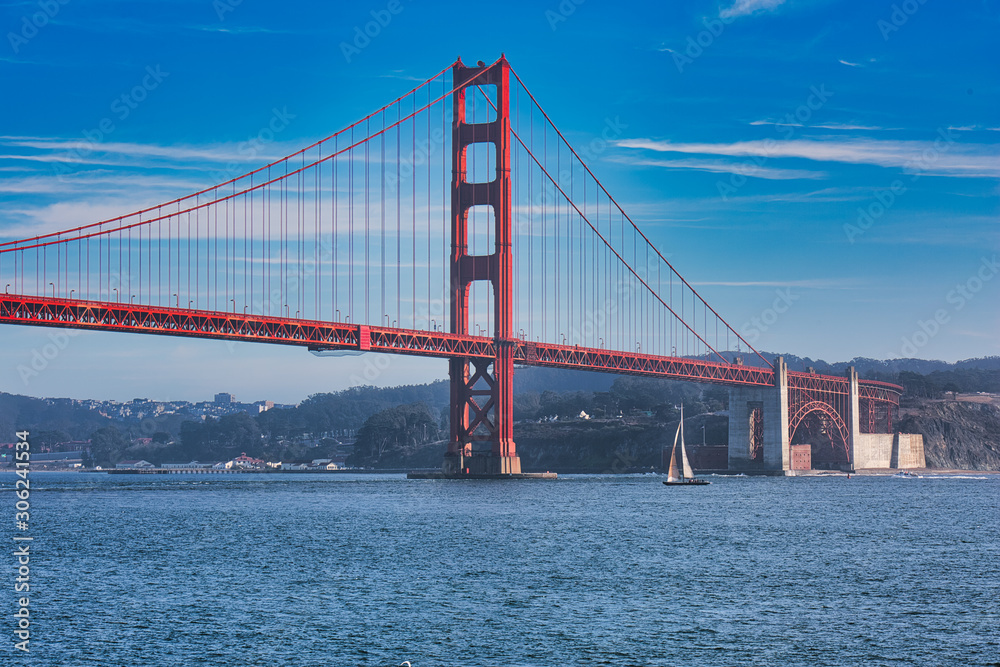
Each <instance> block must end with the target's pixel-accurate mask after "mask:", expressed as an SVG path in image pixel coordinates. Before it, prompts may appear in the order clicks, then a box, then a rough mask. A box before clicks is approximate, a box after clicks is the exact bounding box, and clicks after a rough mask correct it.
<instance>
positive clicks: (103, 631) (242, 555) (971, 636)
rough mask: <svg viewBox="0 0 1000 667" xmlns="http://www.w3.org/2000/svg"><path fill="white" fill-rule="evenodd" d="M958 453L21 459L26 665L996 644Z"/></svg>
mask: <svg viewBox="0 0 1000 667" xmlns="http://www.w3.org/2000/svg"><path fill="white" fill-rule="evenodd" d="M970 477H971V478H959V479H954V478H930V479H928V478H924V479H899V478H887V477H857V476H855V477H853V478H851V479H849V480H848V479H846V478H845V477H831V478H713V484H712V485H711V486H706V487H699V488H668V487H665V486H663V485H662V484H660V480H661V479H662V478H660V477H657V476H593V477H591V476H570V477H564V478H562V479H559V480H557V481H537V480H531V481H519V482H494V481H466V482H455V481H407V480H405V479H403V478H402V476H373V475H280V474H274V475H259V476H213V477H209V476H178V475H167V476H139V475H114V476H112V475H97V474H40V473H35V474H33V475H32V486H33V489H32V496H31V502H32V517H31V518H32V526H31V531H30V532H31V534H32V535H33V536H34V537H35V541H34V543H33V549H34V559H33V561H32V597H31V604H32V608H33V613H34V625H33V634H32V640H31V646H32V651H31V654H30V662H25V663H24V664H31V665H67V666H72V665H129V666H131V665H184V666H187V665H233V666H237V665H239V666H242V665H387V666H395V665H398V664H399V663H400V662H401V661H403V660H410V661H411V662H412V664H413V667H424V666H431V665H862V664H864V665H967V664H972V665H975V664H979V665H987V664H1000V644H998V642H1000V528H998V526H1000V477H997V476H992V477H985V476H984V477H980V478H978V479H977V478H975V476H974V475H973V476H970ZM0 481H2V486H3V490H4V492H3V493H2V494H0V497H2V498H5V499H6V500H2V501H0V511H5V512H7V513H8V514H9V515H10V516H9V521H5V523H7V524H12V523H13V513H14V507H13V505H14V498H13V493H12V492H11V491H10V490H11V488H12V486H13V475H12V474H10V473H3V474H2V475H0ZM4 530H5V532H6V533H7V534H8V539H7V543H8V544H11V543H12V542H11V541H10V535H12V531H11V530H10V528H9V527H5V529H4ZM4 551H5V552H6V553H8V554H9V553H10V550H6V549H5V550H4ZM2 560H4V561H6V562H3V563H2V565H3V570H4V571H5V572H7V573H8V574H6V575H5V578H6V579H7V581H8V583H5V584H4V585H3V587H4V589H5V590H6V591H8V593H7V594H6V595H5V596H4V599H5V600H7V601H8V602H7V603H6V604H5V608H6V609H7V610H8V611H10V610H12V609H13V608H14V606H13V604H14V603H13V602H12V601H11V599H12V597H13V595H12V593H11V592H10V591H11V588H12V581H13V576H14V575H13V574H12V573H13V572H14V559H13V557H12V556H10V555H8V556H3V557H2ZM4 617H5V618H6V619H8V620H7V621H4V625H5V626H6V628H7V629H5V630H4V632H3V633H2V634H3V636H5V637H7V638H8V639H7V640H5V645H4V647H3V649H2V651H0V656H13V657H14V658H15V659H16V661H17V663H18V664H20V661H21V657H22V656H19V655H14V653H15V652H14V650H13V648H12V644H13V639H10V637H11V634H10V631H11V630H12V629H13V625H12V623H11V622H10V619H11V617H10V616H9V615H8V612H7V611H5V612H4ZM2 662H7V661H6V659H4V660H2Z"/></svg>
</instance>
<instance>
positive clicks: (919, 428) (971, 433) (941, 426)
mask: <svg viewBox="0 0 1000 667" xmlns="http://www.w3.org/2000/svg"><path fill="white" fill-rule="evenodd" d="M895 430H897V431H901V432H903V433H920V434H922V435H923V436H924V454H925V456H926V457H927V466H928V467H929V468H958V469H961V470H1000V407H998V406H997V405H994V404H991V403H972V402H965V401H950V400H938V401H922V402H920V403H918V404H916V405H913V406H911V407H907V408H903V409H902V411H901V414H900V421H899V424H897V425H896V426H895Z"/></svg>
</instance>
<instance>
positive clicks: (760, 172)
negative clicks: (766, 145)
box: [609, 156, 827, 181]
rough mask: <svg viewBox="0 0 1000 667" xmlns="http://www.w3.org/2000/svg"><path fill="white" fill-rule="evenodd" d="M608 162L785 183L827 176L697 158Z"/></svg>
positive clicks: (636, 159) (621, 158) (818, 172)
mask: <svg viewBox="0 0 1000 667" xmlns="http://www.w3.org/2000/svg"><path fill="white" fill-rule="evenodd" d="M609 161H610V162H619V163H623V164H631V165H634V166H637V167H660V168H663V169H694V170H697V171H708V172H712V173H716V174H742V175H743V176H748V177H752V178H765V179H768V180H777V181H786V180H794V179H800V178H809V179H820V178H826V177H827V174H826V173H825V172H822V171H810V170H806V169H778V168H775V167H764V166H762V165H758V164H756V163H753V162H751V163H747V162H733V161H726V160H705V159H697V158H680V159H676V160H658V159H654V158H635V157H631V156H616V157H612V158H609Z"/></svg>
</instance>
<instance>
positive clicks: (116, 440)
mask: <svg viewBox="0 0 1000 667" xmlns="http://www.w3.org/2000/svg"><path fill="white" fill-rule="evenodd" d="M128 445H129V443H128V441H127V440H125V437H124V436H123V435H122V433H121V431H119V430H118V429H117V428H115V427H114V426H105V427H104V428H102V429H98V430H97V431H94V432H93V433H91V434H90V453H91V456H92V457H93V459H94V464H95V465H99V466H113V465H114V464H116V463H118V462H119V461H121V460H122V454H123V453H124V452H125V450H126V449H127V448H128Z"/></svg>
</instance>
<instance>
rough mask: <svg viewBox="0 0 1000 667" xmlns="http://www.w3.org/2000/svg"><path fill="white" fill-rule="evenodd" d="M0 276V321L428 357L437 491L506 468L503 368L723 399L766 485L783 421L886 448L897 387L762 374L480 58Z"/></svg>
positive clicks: (63, 238)
mask: <svg viewBox="0 0 1000 667" xmlns="http://www.w3.org/2000/svg"><path fill="white" fill-rule="evenodd" d="M0 282H2V283H4V284H5V285H6V287H5V293H4V294H3V295H0V296H2V300H0V322H3V323H8V324H22V325H32V326H49V327H71V328H77V329H91V330H104V331H120V332H129V333H148V334H160V335H170V336H190V337H198V338H216V339H226V340H238V341H252V342H262V343H277V344H286V345H301V346H306V347H308V348H310V349H313V350H338V349H339V350H360V351H372V352H386V353H394V354H411V355H421V356H430V357H443V358H447V359H449V369H450V377H451V415H450V417H451V419H450V423H451V439H450V443H449V446H448V453H447V455H446V457H445V459H446V460H445V466H444V469H445V472H447V473H452V474H459V475H461V474H469V475H476V474H517V473H520V463H519V459H518V457H517V454H516V450H515V445H514V439H513V418H512V400H513V373H514V365H515V364H524V365H531V366H549V367H555V368H571V369H582V370H596V371H608V372H613V373H627V374H636V375H646V376H651V377H663V378H673V379H682V380H691V381H697V382H709V383H715V384H721V385H725V386H728V387H731V388H733V392H732V397H733V400H735V401H737V402H738V403H739V406H738V409H737V407H734V406H731V410H732V416H731V426H730V435H731V437H730V450H731V454H730V458H731V460H736V461H738V462H743V463H745V464H747V465H751V466H754V465H756V466H759V467H775V466H777V467H778V469H780V468H781V466H783V465H784V466H785V467H787V460H788V453H787V449H788V444H789V442H790V441H791V439H792V438H793V437H794V435H795V433H796V431H797V430H798V429H800V427H801V428H802V429H807V428H813V429H818V430H819V431H821V432H822V433H823V434H825V435H826V436H827V437H829V438H830V441H831V443H832V446H833V448H834V449H835V450H836V451H837V452H840V453H841V455H840V456H841V458H842V459H843V462H844V463H850V462H853V460H854V459H853V454H852V447H853V446H854V445H853V443H852V440H853V439H854V436H855V435H856V433H875V432H879V431H881V432H889V431H891V429H892V422H893V419H894V414H895V410H896V408H897V406H898V398H899V393H900V391H901V388H900V387H897V386H895V385H890V384H885V383H878V382H869V381H858V380H857V378H856V376H851V374H850V373H849V374H848V377H835V376H824V375H817V374H814V373H796V372H789V371H787V369H786V368H785V367H784V365H783V362H781V360H780V359H779V360H778V361H776V362H775V363H774V364H773V365H772V364H771V363H770V362H768V361H767V360H766V359H765V358H764V357H763V356H762V355H761V354H760V353H759V352H757V350H755V349H754V348H753V346H751V345H750V344H749V343H748V342H747V341H746V340H745V339H744V338H743V337H742V336H741V335H740V334H739V333H738V332H736V331H735V330H734V329H733V328H732V327H731V326H730V325H729V324H728V323H727V322H726V321H725V320H724V319H723V318H722V317H721V316H720V315H719V314H718V313H717V312H716V311H715V310H714V309H713V308H712V307H711V306H710V305H709V304H708V303H707V302H706V301H705V300H704V299H703V298H702V296H701V295H700V294H699V293H698V292H697V290H695V289H694V287H692V285H691V284H690V283H688V282H687V281H686V280H685V279H684V278H683V277H682V276H681V275H680V274H679V273H678V272H677V271H676V270H675V269H674V267H673V266H672V265H671V263H670V262H668V261H667V259H666V258H665V257H664V255H663V254H661V253H660V251H659V250H657V249H656V247H655V246H653V244H652V243H651V242H650V240H649V239H648V238H647V237H646V235H645V234H644V233H643V232H642V231H641V230H640V229H639V227H638V226H636V224H635V223H634V222H633V221H632V219H631V218H630V217H629V216H628V214H627V213H626V212H625V211H624V209H623V208H622V207H621V206H620V205H619V203H618V202H617V201H616V200H615V198H614V197H613V196H612V195H611V193H609V192H608V191H607V190H606V189H605V188H604V186H603V185H602V184H601V182H600V181H599V180H598V179H597V177H596V176H595V174H594V173H593V172H592V171H591V169H590V167H589V166H588V165H586V164H585V163H584V161H583V160H582V159H581V157H580V155H579V154H578V153H577V152H576V151H575V150H574V149H573V148H572V146H570V144H569V142H568V141H567V140H566V138H565V137H564V136H563V134H561V133H560V132H559V130H558V129H556V127H555V125H554V124H553V123H552V121H551V119H550V118H549V116H548V115H547V114H546V113H545V111H543V109H542V107H541V106H540V105H539V103H538V100H537V99H536V98H535V97H534V96H533V95H532V94H531V93H530V92H529V91H528V89H527V88H526V87H525V85H524V83H523V82H522V81H521V79H520V78H519V77H518V76H517V74H516V73H515V72H514V71H513V70H512V69H511V68H510V65H509V64H508V62H507V61H506V59H504V58H503V57H501V58H500V59H499V60H498V61H496V62H495V63H493V64H491V65H485V64H484V63H481V62H480V63H479V64H478V65H477V66H475V67H467V66H465V65H464V64H463V63H462V62H461V60H459V61H458V62H456V63H455V64H454V65H452V66H450V67H448V68H446V69H445V70H442V71H441V72H439V73H438V74H437V75H435V76H434V77H432V78H431V79H429V80H427V81H425V82H424V83H422V84H420V85H419V86H417V87H416V88H414V89H413V90H411V91H409V92H407V93H406V94H404V95H403V96H401V97H399V98H398V99H396V100H394V101H393V102H391V103H390V104H387V105H386V106H384V107H382V108H380V109H378V110H377V111H375V112H373V113H371V114H369V115H368V116H366V117H365V118H363V119H361V120H359V121H358V122H356V123H354V124H353V125H351V126H349V127H347V128H345V129H343V130H341V131H340V132H337V133H336V134H333V135H331V136H329V137H327V138H325V139H323V140H321V141H318V142H316V143H314V144H312V145H311V146H308V147H306V148H303V149H302V150H300V151H298V152H296V153H294V154H292V155H289V156H288V157H286V158H283V159H281V160H278V161H276V162H273V163H271V164H268V165H266V166H264V167H261V168H259V169H257V170H255V171H252V172H250V173H248V174H245V175H242V176H239V177H238V178H234V179H232V180H230V181H227V182H225V183H222V184H219V185H216V186H214V187H211V188H208V189H205V190H202V191H200V192H196V193H194V194H192V195H188V196H186V197H182V198H179V199H175V200H173V201H170V202H167V203H164V204H160V205H157V206H154V207H150V208H147V209H144V210H141V211H137V212H135V213H131V214H129V215H123V216H120V217H117V218H113V219H110V220H104V221H101V222H95V223H91V224H84V225H80V226H78V227H74V228H72V229H67V230H63V231H58V232H52V233H47V234H40V235H38V236H34V237H31V238H26V239H20V240H14V241H7V242H5V243H0ZM733 350H736V352H733ZM744 354H745V355H748V357H749V358H751V359H752V362H751V363H749V364H747V363H744V362H743V359H742V355H744ZM740 392H742V393H740ZM772 397H776V398H774V400H772ZM733 400H731V403H733ZM744 402H745V404H746V405H745V406H744V405H743V403H744ZM744 408H745V409H744ZM737 415H739V416H738V417H737ZM737 420H738V421H739V422H740V424H739V425H735V424H734V422H735V421H737ZM809 424H811V425H812V426H809ZM743 431H745V433H744V432H743ZM734 437H736V438H737V439H738V440H739V441H740V442H738V443H734V442H733V438H734Z"/></svg>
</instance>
